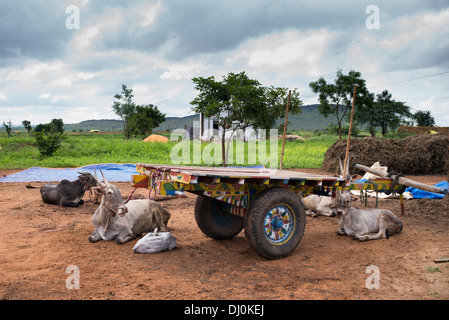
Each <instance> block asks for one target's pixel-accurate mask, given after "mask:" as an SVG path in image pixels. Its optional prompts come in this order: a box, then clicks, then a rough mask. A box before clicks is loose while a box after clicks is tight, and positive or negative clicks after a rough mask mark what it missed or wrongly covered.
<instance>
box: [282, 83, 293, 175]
mask: <svg viewBox="0 0 449 320" xmlns="http://www.w3.org/2000/svg"><path fill="white" fill-rule="evenodd" d="M290 94H291V90H288V100H287V110H286V111H285V123H284V135H283V138H282V154H281V162H280V165H279V169H280V170H282V161H283V160H284V146H285V132H286V131H287V121H288V108H289V106H290Z"/></svg>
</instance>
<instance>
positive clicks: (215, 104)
mask: <svg viewBox="0 0 449 320" xmlns="http://www.w3.org/2000/svg"><path fill="white" fill-rule="evenodd" d="M192 81H193V82H194V83H195V89H196V90H197V91H199V94H198V96H197V97H196V98H194V99H193V100H192V101H191V102H190V103H191V104H192V105H193V106H194V107H192V110H193V111H195V112H196V113H203V114H204V116H205V117H207V118H211V117H213V118H216V119H218V121H219V126H220V127H222V128H223V134H222V139H221V146H222V161H223V165H224V166H226V159H227V154H228V152H227V151H225V150H226V148H225V139H226V134H225V132H226V130H228V129H230V130H232V134H231V138H232V136H233V134H234V132H235V131H236V130H239V129H245V128H247V127H250V126H253V127H254V128H255V129H259V128H266V129H268V128H272V127H273V126H274V124H275V121H276V119H277V118H279V117H281V116H282V115H284V114H285V106H286V103H287V89H285V88H275V87H270V88H266V87H262V85H261V84H260V83H259V81H257V80H255V79H250V78H249V77H248V76H247V75H246V74H245V72H241V73H238V74H236V73H232V72H231V73H228V75H227V76H224V77H223V80H222V81H215V78H214V77H213V76H212V77H209V78H203V77H199V78H193V79H192ZM301 104H302V102H301V101H300V100H299V92H297V91H296V90H294V91H293V92H292V94H291V101H290V112H292V113H293V114H297V113H299V112H300V111H301V108H300V106H301ZM231 138H230V139H229V142H228V148H229V144H230V141H231Z"/></svg>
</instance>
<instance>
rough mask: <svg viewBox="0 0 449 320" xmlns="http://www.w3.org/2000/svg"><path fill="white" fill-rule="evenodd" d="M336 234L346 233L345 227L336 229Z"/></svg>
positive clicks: (342, 234)
mask: <svg viewBox="0 0 449 320" xmlns="http://www.w3.org/2000/svg"><path fill="white" fill-rule="evenodd" d="M337 234H338V235H339V236H344V235H346V232H345V229H344V228H340V229H338V230H337Z"/></svg>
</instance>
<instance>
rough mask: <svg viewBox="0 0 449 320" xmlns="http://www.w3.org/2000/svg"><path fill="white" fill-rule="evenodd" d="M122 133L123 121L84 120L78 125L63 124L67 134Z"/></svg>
mask: <svg viewBox="0 0 449 320" xmlns="http://www.w3.org/2000/svg"><path fill="white" fill-rule="evenodd" d="M80 129H81V130H83V131H90V130H98V131H102V132H105V131H123V121H122V120H107V119H102V120H86V121H81V122H79V123H72V124H64V130H65V131H67V132H72V131H79V130H80Z"/></svg>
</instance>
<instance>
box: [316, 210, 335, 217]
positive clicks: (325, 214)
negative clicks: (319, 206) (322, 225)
mask: <svg viewBox="0 0 449 320" xmlns="http://www.w3.org/2000/svg"><path fill="white" fill-rule="evenodd" d="M318 215H320V216H323V217H335V216H336V215H337V213H336V212H335V210H330V211H322V210H318Z"/></svg>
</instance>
